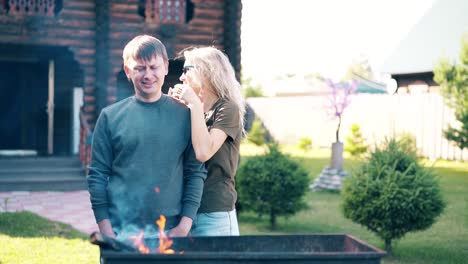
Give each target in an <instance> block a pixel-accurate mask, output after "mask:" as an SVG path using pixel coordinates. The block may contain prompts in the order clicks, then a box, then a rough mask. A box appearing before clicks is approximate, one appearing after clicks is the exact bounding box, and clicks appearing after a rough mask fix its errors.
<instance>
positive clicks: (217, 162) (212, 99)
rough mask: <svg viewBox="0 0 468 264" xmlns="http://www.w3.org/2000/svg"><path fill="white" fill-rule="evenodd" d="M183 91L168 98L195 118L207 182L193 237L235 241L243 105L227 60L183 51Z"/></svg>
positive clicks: (203, 51)
mask: <svg viewBox="0 0 468 264" xmlns="http://www.w3.org/2000/svg"><path fill="white" fill-rule="evenodd" d="M183 54H184V57H185V63H184V69H183V73H182V75H181V76H180V81H182V83H183V84H182V85H181V84H179V85H176V87H175V88H174V89H170V92H169V94H170V95H171V96H172V97H174V98H175V99H177V100H179V101H180V102H182V103H184V104H186V105H187V107H188V108H189V109H190V112H191V125H192V144H193V148H194V150H195V154H196V157H197V159H198V160H199V161H201V162H205V164H206V168H207V170H208V177H207V179H206V181H205V185H204V189H203V196H202V201H201V205H200V208H199V210H198V213H197V219H196V220H195V221H194V224H193V227H192V230H191V232H190V234H191V235H192V236H235V235H239V226H238V223H237V216H236V211H235V202H236V199H237V193H236V190H235V181H234V176H235V174H236V171H237V166H238V161H239V145H240V141H241V139H242V136H243V132H244V130H243V127H244V119H243V117H244V114H245V101H244V98H243V97H242V91H241V86H240V84H239V82H238V81H237V79H236V76H235V73H234V69H233V67H232V65H231V64H230V62H229V59H228V58H227V56H226V55H225V54H224V53H223V52H221V51H220V50H218V49H216V48H214V47H203V48H194V49H192V50H188V51H185V52H184V53H183Z"/></svg>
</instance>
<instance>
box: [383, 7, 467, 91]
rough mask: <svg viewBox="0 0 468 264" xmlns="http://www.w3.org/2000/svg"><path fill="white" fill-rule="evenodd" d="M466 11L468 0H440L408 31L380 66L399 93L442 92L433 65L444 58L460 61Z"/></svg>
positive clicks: (465, 26) (465, 24) (465, 27)
mask: <svg viewBox="0 0 468 264" xmlns="http://www.w3.org/2000/svg"><path fill="white" fill-rule="evenodd" d="M467 14H468V1H466V0H438V1H436V2H435V4H434V5H433V6H432V7H431V9H430V10H429V11H428V12H427V13H426V14H425V15H424V16H423V17H422V18H421V20H420V21H419V22H418V23H417V24H416V25H415V26H414V27H413V28H412V29H411V30H410V31H409V33H408V35H407V36H406V37H405V38H404V39H403V40H402V41H401V42H400V44H399V45H398V46H397V48H396V49H395V50H394V51H393V52H392V53H391V55H390V56H389V57H388V59H387V60H386V61H385V62H384V64H383V66H382V67H381V69H380V71H381V72H384V73H388V74H390V75H391V76H392V78H393V79H395V80H396V81H397V85H398V89H397V92H398V93H438V92H439V87H438V86H437V83H435V82H434V80H433V78H434V74H433V68H434V66H436V64H437V62H438V61H439V59H441V58H442V57H446V58H449V59H450V60H453V61H457V60H459V56H460V55H459V54H460V41H461V38H462V36H463V34H465V33H468V15H467ZM395 19H398V18H395Z"/></svg>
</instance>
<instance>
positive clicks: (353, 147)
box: [345, 124, 368, 157]
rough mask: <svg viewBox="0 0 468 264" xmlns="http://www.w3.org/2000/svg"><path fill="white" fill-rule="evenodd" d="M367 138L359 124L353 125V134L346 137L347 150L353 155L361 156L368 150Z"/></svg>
mask: <svg viewBox="0 0 468 264" xmlns="http://www.w3.org/2000/svg"><path fill="white" fill-rule="evenodd" d="M367 148H368V146H367V144H366V140H365V139H364V138H363V137H362V132H361V128H360V127H359V125H358V124H353V125H352V126H351V135H350V136H348V137H346V145H345V150H346V151H347V152H349V154H351V156H353V157H359V156H361V155H362V154H364V153H366V152H367Z"/></svg>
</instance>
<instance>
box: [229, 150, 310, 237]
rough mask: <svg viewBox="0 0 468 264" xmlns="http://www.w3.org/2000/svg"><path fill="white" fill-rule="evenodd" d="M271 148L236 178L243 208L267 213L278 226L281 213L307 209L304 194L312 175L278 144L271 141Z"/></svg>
mask: <svg viewBox="0 0 468 264" xmlns="http://www.w3.org/2000/svg"><path fill="white" fill-rule="evenodd" d="M268 148H269V149H268V152H267V153H265V154H263V155H259V156H254V157H251V158H249V159H248V160H246V161H245V162H244V163H243V164H242V165H241V167H240V168H239V170H238V172H237V175H236V178H237V189H238V191H239V200H240V203H241V204H242V210H250V211H254V212H256V213H258V215H259V216H262V215H268V216H269V217H270V227H271V228H272V229H275V228H276V222H277V221H276V220H277V217H278V216H288V215H293V214H295V213H296V212H298V211H300V210H301V209H304V208H306V204H305V201H304V199H303V197H304V195H305V193H306V191H307V190H308V186H309V184H308V183H309V177H308V174H307V171H306V170H305V169H304V168H303V167H301V165H300V164H299V163H297V162H295V161H294V160H293V159H291V158H290V157H289V156H287V155H285V154H283V153H281V151H280V150H279V149H278V146H277V145H275V144H270V145H269V146H268Z"/></svg>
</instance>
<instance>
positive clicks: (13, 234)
mask: <svg viewBox="0 0 468 264" xmlns="http://www.w3.org/2000/svg"><path fill="white" fill-rule="evenodd" d="M98 260H99V249H98V247H96V246H93V245H91V244H90V243H89V242H88V236H87V235H85V234H83V233H80V232H79V231H77V230H75V229H73V228H72V227H71V226H70V225H67V224H62V223H58V222H53V221H49V220H47V219H45V218H42V217H40V216H38V215H36V214H33V213H30V212H16V213H0V263H1V264H7V263H31V264H34V263H93V264H95V263H98V262H99V261H98Z"/></svg>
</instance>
